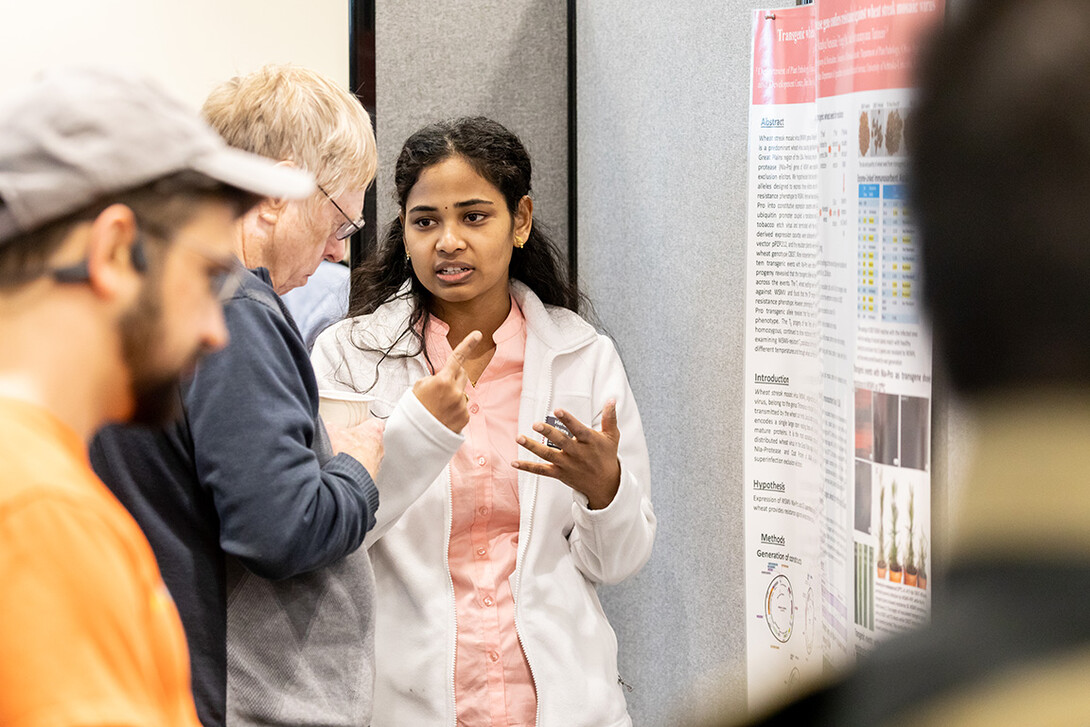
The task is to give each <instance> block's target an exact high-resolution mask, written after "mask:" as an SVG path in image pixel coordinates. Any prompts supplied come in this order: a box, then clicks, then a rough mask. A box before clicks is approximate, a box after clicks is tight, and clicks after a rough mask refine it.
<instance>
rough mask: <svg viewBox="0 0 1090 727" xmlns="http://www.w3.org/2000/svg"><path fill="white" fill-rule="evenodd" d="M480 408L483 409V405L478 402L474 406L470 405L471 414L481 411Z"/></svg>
mask: <svg viewBox="0 0 1090 727" xmlns="http://www.w3.org/2000/svg"><path fill="white" fill-rule="evenodd" d="M480 410H481V407H479V406H477V405H476V404H474V405H473V406H471V407H469V413H470V414H476V413H477V412H479V411H480Z"/></svg>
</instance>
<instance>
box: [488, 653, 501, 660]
mask: <svg viewBox="0 0 1090 727" xmlns="http://www.w3.org/2000/svg"><path fill="white" fill-rule="evenodd" d="M488 658H489V659H491V660H492V661H499V660H500V655H499V654H497V653H496V652H494V651H490V652H488Z"/></svg>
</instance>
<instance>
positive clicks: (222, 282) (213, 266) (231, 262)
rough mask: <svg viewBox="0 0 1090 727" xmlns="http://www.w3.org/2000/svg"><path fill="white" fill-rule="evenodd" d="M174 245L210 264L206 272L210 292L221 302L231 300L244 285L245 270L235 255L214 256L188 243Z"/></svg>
mask: <svg viewBox="0 0 1090 727" xmlns="http://www.w3.org/2000/svg"><path fill="white" fill-rule="evenodd" d="M174 244H175V245H179V246H181V247H184V248H185V249H186V250H189V251H190V252H192V253H193V254H194V255H196V256H198V257H200V258H203V259H204V260H205V261H206V262H207V263H208V267H207V269H206V270H205V276H206V277H207V278H208V292H210V293H211V294H212V295H213V297H215V298H216V299H217V300H219V301H220V302H226V301H228V300H230V299H231V297H232V296H233V295H234V294H235V291H237V290H238V288H239V286H240V285H242V275H243V273H244V272H245V268H244V267H243V266H242V263H241V262H239V261H238V259H237V258H235V257H234V256H233V255H231V256H227V257H223V256H219V255H212V254H211V253H208V252H205V251H204V250H202V249H200V248H199V247H197V246H196V245H194V244H192V243H189V242H188V241H185V242H183V241H175V242H174Z"/></svg>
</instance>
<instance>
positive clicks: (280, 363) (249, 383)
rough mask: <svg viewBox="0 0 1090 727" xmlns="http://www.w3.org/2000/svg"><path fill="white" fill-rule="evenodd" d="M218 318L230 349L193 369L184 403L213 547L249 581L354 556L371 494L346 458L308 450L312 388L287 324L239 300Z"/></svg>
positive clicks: (361, 472) (358, 468) (371, 508)
mask: <svg viewBox="0 0 1090 727" xmlns="http://www.w3.org/2000/svg"><path fill="white" fill-rule="evenodd" d="M224 312H225V315H226V319H227V328H228V330H229V332H230V334H231V342H230V344H229V345H228V346H227V348H225V349H224V350H222V351H219V352H217V353H215V354H213V355H211V356H209V357H208V358H207V359H205V360H204V361H203V362H202V363H201V365H200V366H199V367H198V369H197V372H196V375H195V376H194V378H193V381H192V383H191V385H190V386H189V388H188V390H187V392H186V397H185V400H186V409H187V415H188V418H189V426H190V430H191V432H192V436H193V447H194V461H195V467H196V471H197V477H198V479H199V480H200V483H201V486H202V487H205V488H207V489H208V490H209V491H210V492H211V495H212V497H213V499H214V501H215V504H216V510H217V512H218V514H219V517H220V545H221V546H222V547H223V549H224V550H225V551H226V552H228V553H231V554H232V555H234V556H236V557H238V558H239V560H240V561H241V562H242V564H243V565H244V566H245V567H246V568H248V569H249V570H251V571H252V572H254V573H255V574H257V575H259V576H262V577H264V578H274V579H278V578H288V577H291V576H294V575H298V574H300V573H305V572H308V571H311V570H314V569H316V568H320V567H322V566H325V565H328V564H330V563H332V562H334V561H336V560H338V559H340V558H343V557H344V556H345V555H348V554H349V553H351V552H353V551H354V550H356V548H358V547H359V545H360V544H361V543H362V542H363V537H364V535H365V534H366V532H367V530H368V528H370V527H372V526H373V525H374V522H375V511H376V510H377V508H378V491H377V489H376V488H375V484H374V482H373V481H372V479H371V477H370V475H369V474H368V473H367V471H366V469H364V467H363V465H361V464H360V463H359V462H358V461H357V460H355V459H354V458H352V457H350V456H349V455H347V454H343V453H342V454H338V455H336V456H335V457H332V458H330V459H329V460H327V461H325V462H324V463H322V462H320V461H319V458H318V455H317V453H316V452H315V451H314V450H313V449H312V448H311V444H312V443H313V442H314V440H315V437H316V436H317V433H316V431H315V411H314V407H315V406H316V405H315V404H314V399H312V395H311V392H310V391H309V390H308V387H310V388H314V387H315V384H314V381H313V372H312V370H311V369H310V364H309V361H308V358H307V352H306V348H305V347H304V345H303V342H302V340H301V339H300V338H299V336H298V335H297V334H296V333H295V331H294V330H293V329H292V328H291V324H290V323H289V322H288V321H287V320H286V319H285V318H284V317H283V316H282V315H279V314H278V312H276V311H273V310H271V309H270V308H269V307H268V306H267V305H265V304H263V303H261V302H259V301H257V300H253V299H251V298H246V297H240V298H236V299H234V300H232V301H230V302H229V303H228V304H227V305H226V306H225V309H224ZM314 396H316V394H315V395H314Z"/></svg>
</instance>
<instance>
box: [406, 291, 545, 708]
mask: <svg viewBox="0 0 1090 727" xmlns="http://www.w3.org/2000/svg"><path fill="white" fill-rule="evenodd" d="M449 330H450V329H449V328H448V327H447V325H446V324H445V323H443V322H442V321H440V320H438V319H437V318H434V317H433V318H431V319H430V320H429V321H428V326H427V347H428V353H429V355H430V357H431V359H432V362H433V363H434V364H435V366H436V367H440V366H442V365H443V363H444V362H445V361H446V360H447V357H449V356H450V354H451V347H450V343H449V342H448V341H447V338H446V336H447V333H448V332H449ZM492 338H493V340H494V341H495V343H496V352H495V353H494V354H493V356H492V360H491V361H489V363H488V366H487V367H486V368H485V370H484V372H483V373H482V374H481V377H480V379H478V380H477V384H476V386H467V387H466V395H467V396H468V397H469V425H468V426H467V427H466V429H465V431H464V432H463V434H465V437H466V441H465V443H464V444H463V445H462V448H461V449H459V450H458V452H457V453H456V454H455V455H454V458H453V459H452V460H451V486H452V495H451V496H452V502H451V504H452V522H451V532H450V546H449V552H448V556H449V561H450V575H451V580H452V581H453V582H454V600H455V604H456V606H455V607H456V610H457V619H458V641H457V651H456V653H455V660H454V700H455V705H456V707H457V712H458V724H459V725H465V726H466V727H469V726H473V727H479V726H480V725H503V726H504V727H509V726H515V725H517V726H518V727H524V726H525V727H532V725H534V723H535V721H536V716H537V694H536V692H535V691H534V681H533V677H532V676H531V674H530V666H529V664H528V663H527V661H526V656H525V655H524V654H523V653H522V646H521V644H520V643H519V640H518V634H517V633H516V632H515V601H514V597H513V596H512V593H511V586H510V584H509V583H508V577H509V576H510V575H511V574H512V573H514V571H515V557H516V555H517V553H518V536H519V493H518V470H516V469H514V468H513V467H512V466H511V462H512V461H513V460H515V459H518V445H517V444H515V437H516V436H518V410H519V397H520V396H521V394H522V364H523V360H524V357H525V353H526V321H525V319H524V318H523V316H522V311H521V310H519V307H518V304H516V303H515V301H514V299H512V300H511V313H510V314H509V315H508V316H507V319H506V320H505V321H504V322H503V325H501V326H500V327H499V329H497V330H496V333H495V335H493V337H492Z"/></svg>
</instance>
